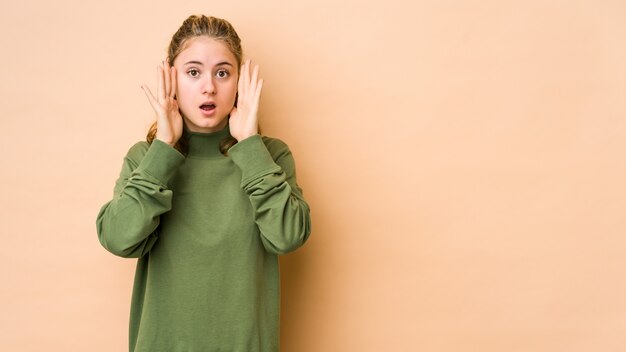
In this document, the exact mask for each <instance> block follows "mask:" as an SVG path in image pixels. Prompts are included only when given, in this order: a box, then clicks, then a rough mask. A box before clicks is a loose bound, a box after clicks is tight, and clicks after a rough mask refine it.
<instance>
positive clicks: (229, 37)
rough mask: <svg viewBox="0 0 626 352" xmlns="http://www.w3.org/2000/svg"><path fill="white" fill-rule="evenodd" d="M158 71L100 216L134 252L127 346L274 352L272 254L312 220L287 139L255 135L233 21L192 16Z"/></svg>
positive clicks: (253, 94) (109, 240) (127, 253)
mask: <svg viewBox="0 0 626 352" xmlns="http://www.w3.org/2000/svg"><path fill="white" fill-rule="evenodd" d="M157 72H158V88H157V91H156V95H154V94H153V93H152V92H151V91H150V90H149V89H148V88H146V87H143V86H142V88H143V89H144V92H145V93H146V95H147V97H148V100H149V102H150V104H151V106H152V108H153V109H154V111H155V112H156V122H155V124H153V125H152V127H151V128H150V131H149V132H148V136H147V141H140V142H137V143H136V144H134V145H133V146H132V147H131V148H130V149H129V150H128V153H127V154H126V156H125V158H124V163H123V165H122V170H121V173H120V176H119V179H118V180H117V181H116V183H115V189H114V195H113V199H112V200H110V201H109V202H107V203H106V204H104V205H103V206H102V208H101V209H100V211H99V213H98V217H97V221H96V225H97V231H98V238H99V240H100V243H101V244H102V246H104V248H106V249H107V250H108V251H110V252H111V253H113V254H115V255H118V256H121V257H127V258H138V261H137V268H136V272H135V280H134V286H133V294H132V302H131V310H130V331H129V335H130V351H131V352H133V351H134V352H148V351H149V352H173V351H180V352H183V351H185V352H186V351H190V352H191V351H202V352H206V351H242V352H243V351H245V352H252V351H278V349H279V347H278V346H279V334H278V333H279V284H280V282H279V270H278V255H279V254H284V253H287V252H290V251H293V250H295V249H296V248H298V247H300V246H301V245H302V244H304V242H305V241H306V240H307V238H308V236H309V233H310V230H311V221H310V215H309V206H308V204H307V203H306V201H305V200H304V198H303V196H302V190H301V188H300V187H299V186H298V184H297V182H296V172H295V164H294V159H293V157H292V154H291V152H290V151H289V148H288V147H287V145H286V144H285V143H283V142H282V141H280V140H278V139H274V138H269V137H265V136H261V135H259V134H258V123H257V109H258V104H259V97H260V93H261V88H262V84H263V81H262V80H260V79H259V78H258V66H254V68H251V64H250V61H249V60H248V61H246V62H245V63H243V64H242V50H241V45H240V39H239V37H238V36H237V33H236V32H235V30H234V29H233V27H232V26H231V24H230V23H228V22H227V21H225V20H223V19H219V18H214V17H206V16H190V17H189V18H187V19H186V20H185V21H184V22H183V24H182V26H181V27H180V29H178V31H177V32H176V33H175V34H174V36H173V37H172V41H171V43H170V45H169V49H168V57H167V61H166V62H165V61H164V62H163V63H162V64H161V65H159V66H158V68H157Z"/></svg>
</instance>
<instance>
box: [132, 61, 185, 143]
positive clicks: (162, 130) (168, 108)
mask: <svg viewBox="0 0 626 352" xmlns="http://www.w3.org/2000/svg"><path fill="white" fill-rule="evenodd" d="M157 81H158V85H157V96H156V98H155V97H154V95H152V92H151V91H150V88H148V87H147V86H146V85H142V86H141V89H143V91H144V92H145V93H146V96H147V97H148V100H149V101H150V105H152V109H154V112H155V113H156V115H157V116H156V117H157V132H156V136H155V138H156V139H159V140H161V141H162V142H165V143H167V144H169V145H171V146H174V145H175V144H176V142H178V139H179V138H180V137H181V135H182V134H183V117H182V116H181V115H180V111H179V110H178V102H177V101H176V98H175V96H176V68H175V67H174V66H172V67H170V65H169V63H166V62H165V61H163V62H162V63H161V64H160V65H159V66H157Z"/></svg>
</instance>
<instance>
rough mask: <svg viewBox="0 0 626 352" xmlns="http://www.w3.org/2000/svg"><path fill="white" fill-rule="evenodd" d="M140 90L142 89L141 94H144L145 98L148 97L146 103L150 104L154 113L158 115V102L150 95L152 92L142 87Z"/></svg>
mask: <svg viewBox="0 0 626 352" xmlns="http://www.w3.org/2000/svg"><path fill="white" fill-rule="evenodd" d="M141 89H143V92H144V93H146V97H148V101H149V102H150V105H151V106H152V109H153V110H154V112H156V113H158V112H159V111H158V110H157V106H159V102H157V100H156V98H155V97H154V95H152V91H150V88H148V87H146V86H144V85H142V86H141Z"/></svg>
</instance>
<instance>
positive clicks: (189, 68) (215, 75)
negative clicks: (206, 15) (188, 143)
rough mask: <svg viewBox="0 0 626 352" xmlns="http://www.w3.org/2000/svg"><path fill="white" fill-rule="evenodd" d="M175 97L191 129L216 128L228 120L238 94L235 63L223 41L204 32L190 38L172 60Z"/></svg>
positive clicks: (225, 123)
mask: <svg viewBox="0 0 626 352" xmlns="http://www.w3.org/2000/svg"><path fill="white" fill-rule="evenodd" d="M174 67H176V72H177V82H176V83H177V90H176V100H177V101H178V107H179V108H180V111H181V113H182V115H183V119H184V120H185V124H186V125H187V127H188V129H189V130H190V131H193V132H216V131H220V130H222V129H223V128H224V127H226V125H227V124H228V115H229V114H230V112H231V110H232V109H233V106H234V105H235V97H236V95H237V79H238V73H237V69H238V65H237V59H236V57H235V55H234V54H233V53H232V52H231V51H230V50H229V49H228V47H227V46H226V44H224V43H222V42H220V41H217V40H215V39H211V38H209V37H207V36H201V37H196V38H193V39H190V40H189V41H188V42H187V43H186V48H185V49H184V50H183V51H182V52H181V53H180V54H178V56H177V57H176V59H175V60H174Z"/></svg>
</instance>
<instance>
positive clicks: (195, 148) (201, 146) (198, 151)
mask: <svg viewBox="0 0 626 352" xmlns="http://www.w3.org/2000/svg"><path fill="white" fill-rule="evenodd" d="M229 135H230V129H229V126H228V124H227V125H226V127H224V128H223V129H222V130H221V131H216V132H193V131H190V130H189V129H188V128H187V125H185V124H184V123H183V138H186V139H187V140H188V141H189V154H188V155H187V156H188V157H195V158H203V159H210V158H220V157H224V154H222V153H221V152H220V143H221V142H222V140H224V139H225V138H226V137H227V136H229Z"/></svg>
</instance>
